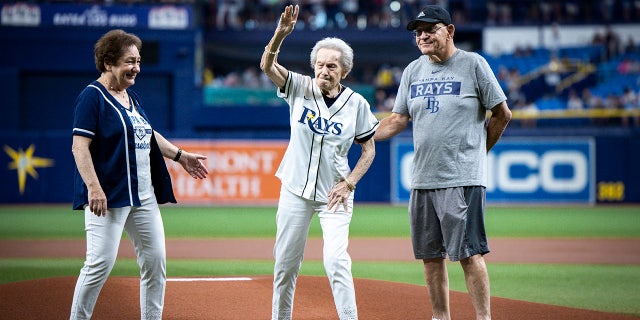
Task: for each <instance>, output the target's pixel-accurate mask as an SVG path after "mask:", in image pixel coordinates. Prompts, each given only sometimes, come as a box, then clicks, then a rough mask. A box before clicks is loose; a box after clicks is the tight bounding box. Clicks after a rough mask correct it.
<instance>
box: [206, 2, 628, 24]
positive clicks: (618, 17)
mask: <svg viewBox="0 0 640 320" xmlns="http://www.w3.org/2000/svg"><path fill="white" fill-rule="evenodd" d="M287 4H298V5H300V6H301V13H302V19H301V21H299V24H300V28H310V29H333V28H358V29H361V30H362V29H365V28H371V27H376V28H399V27H404V26H405V25H406V23H407V21H408V20H410V19H411V18H412V17H413V15H414V14H415V13H416V12H418V11H419V9H420V8H422V7H424V6H425V5H429V4H436V5H440V6H443V7H445V8H447V9H448V10H449V12H451V14H452V19H453V23H454V24H456V25H466V24H470V25H471V24H480V25H521V24H525V25H538V24H548V23H552V22H556V23H563V24H589V23H630V22H636V21H639V20H640V1H636V0H563V1H557V0H554V1H551V0H537V1H534V0H295V1H281V0H210V1H206V2H205V7H204V8H203V16H204V23H205V25H206V26H208V27H210V28H217V29H218V30H222V29H226V28H233V29H245V30H246V29H260V28H266V29H271V28H272V27H273V25H274V23H275V21H276V19H277V18H278V16H279V14H280V11H281V9H282V7H283V6H284V5H287ZM296 27H298V26H296Z"/></svg>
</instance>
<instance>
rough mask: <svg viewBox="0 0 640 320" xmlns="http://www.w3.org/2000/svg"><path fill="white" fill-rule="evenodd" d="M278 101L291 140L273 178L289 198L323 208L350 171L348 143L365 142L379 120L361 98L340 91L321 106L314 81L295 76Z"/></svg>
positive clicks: (354, 94)
mask: <svg viewBox="0 0 640 320" xmlns="http://www.w3.org/2000/svg"><path fill="white" fill-rule="evenodd" d="M278 96H279V97H281V98H283V99H284V100H285V101H287V103H288V104H289V125H290V126H291V137H290V140H289V145H288V146H287V150H286V152H285V154H284V157H283V159H282V162H281V163H280V167H279V168H278V171H277V172H276V177H278V178H279V179H280V181H281V182H282V184H283V186H284V187H285V188H287V189H288V190H289V191H291V192H292V193H294V194H296V195H298V196H301V197H303V198H305V199H309V200H314V201H319V202H325V203H326V202H328V198H329V192H330V191H331V189H332V188H333V186H335V185H336V184H337V183H338V182H340V181H342V180H344V179H345V178H346V177H347V176H348V175H349V173H350V172H351V168H350V167H349V162H348V158H347V155H348V153H349V149H350V148H351V146H352V145H353V142H354V139H355V140H361V139H365V138H367V137H371V136H372V135H373V134H374V133H375V130H376V128H377V127H378V124H379V121H378V119H376V117H375V116H374V115H373V113H372V112H371V107H370V106H369V103H368V102H367V100H366V99H365V98H364V97H362V95H360V94H358V93H356V92H354V91H353V90H351V89H349V88H345V89H344V91H343V92H342V93H341V94H340V96H338V98H337V100H336V101H335V102H334V103H333V105H332V106H327V105H326V104H325V102H324V99H323V97H322V92H321V91H320V88H319V87H318V86H317V85H316V83H315V81H314V80H313V79H312V78H311V77H309V76H305V75H302V74H299V73H295V72H289V75H288V76H287V81H286V83H285V86H284V90H282V91H281V90H280V89H279V90H278ZM365 140H366V139H365Z"/></svg>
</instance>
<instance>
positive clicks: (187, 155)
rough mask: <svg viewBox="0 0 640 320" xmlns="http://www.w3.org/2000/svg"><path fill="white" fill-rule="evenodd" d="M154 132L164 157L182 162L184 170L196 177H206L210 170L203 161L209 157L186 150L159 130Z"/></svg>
mask: <svg viewBox="0 0 640 320" xmlns="http://www.w3.org/2000/svg"><path fill="white" fill-rule="evenodd" d="M153 133H154V135H155V136H156V141H157V142H158V146H159V147H160V152H162V155H163V156H164V157H166V158H169V159H172V160H175V161H177V162H178V163H180V164H181V165H182V167H183V168H184V170H185V171H186V172H187V173H189V175H190V176H192V177H193V178H194V179H204V178H206V177H207V174H208V173H209V170H207V167H206V166H205V165H204V164H203V163H202V161H201V160H205V159H207V157H206V156H203V155H200V154H196V153H191V152H187V151H184V150H182V149H180V148H178V147H177V146H175V145H174V144H173V143H171V142H169V140H167V139H165V137H163V136H162V135H161V134H160V133H159V132H157V131H153ZM178 154H179V155H178ZM176 159H177V160H176Z"/></svg>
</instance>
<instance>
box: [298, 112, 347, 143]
mask: <svg viewBox="0 0 640 320" xmlns="http://www.w3.org/2000/svg"><path fill="white" fill-rule="evenodd" d="M298 122H299V123H302V124H307V125H308V126H309V129H311V131H313V132H314V133H316V134H322V135H325V134H335V135H338V136H339V135H340V134H342V126H343V124H342V123H340V122H333V121H331V120H329V119H325V118H322V117H317V116H316V112H315V111H313V110H311V109H309V108H307V107H304V111H302V115H300V119H299V120H298Z"/></svg>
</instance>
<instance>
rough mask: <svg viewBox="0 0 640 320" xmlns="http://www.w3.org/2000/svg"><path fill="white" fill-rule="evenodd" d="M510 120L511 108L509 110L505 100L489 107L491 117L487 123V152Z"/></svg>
mask: <svg viewBox="0 0 640 320" xmlns="http://www.w3.org/2000/svg"><path fill="white" fill-rule="evenodd" d="M510 120H511V110H509V107H508V106H507V102H506V101H502V102H500V103H499V104H498V105H496V106H495V107H493V109H491V117H490V118H489V123H488V124H487V152H489V150H491V148H493V146H495V145H496V143H498V140H499V139H500V137H501V136H502V133H503V132H504V129H506V128H507V124H508V123H509V121H510Z"/></svg>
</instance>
